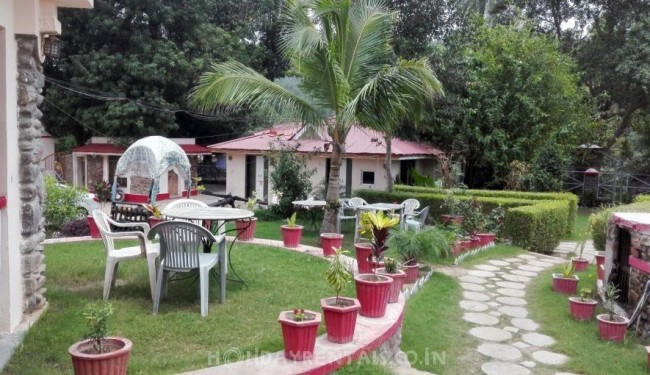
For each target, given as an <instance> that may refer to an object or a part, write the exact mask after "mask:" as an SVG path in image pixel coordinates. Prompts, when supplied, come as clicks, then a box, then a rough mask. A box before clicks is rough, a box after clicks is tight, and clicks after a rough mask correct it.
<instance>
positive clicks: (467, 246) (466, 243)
mask: <svg viewBox="0 0 650 375" xmlns="http://www.w3.org/2000/svg"><path fill="white" fill-rule="evenodd" d="M460 248H461V249H462V251H463V252H465V251H468V250H471V249H472V240H469V239H466V240H461V241H460Z"/></svg>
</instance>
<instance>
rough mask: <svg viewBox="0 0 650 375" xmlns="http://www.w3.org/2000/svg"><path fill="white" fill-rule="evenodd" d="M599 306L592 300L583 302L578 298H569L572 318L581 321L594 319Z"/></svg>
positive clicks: (588, 299)
mask: <svg viewBox="0 0 650 375" xmlns="http://www.w3.org/2000/svg"><path fill="white" fill-rule="evenodd" d="M597 305H598V302H597V301H596V300H593V299H591V298H586V299H585V300H584V301H583V300H581V299H580V298H578V297H569V311H570V313H571V317H573V318H574V319H577V320H580V321H585V320H591V318H593V317H594V312H596V306H597Z"/></svg>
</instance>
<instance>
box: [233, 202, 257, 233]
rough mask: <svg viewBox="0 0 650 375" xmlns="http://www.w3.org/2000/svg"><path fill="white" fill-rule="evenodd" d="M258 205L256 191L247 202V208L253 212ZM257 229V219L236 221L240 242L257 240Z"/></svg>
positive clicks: (250, 218)
mask: <svg viewBox="0 0 650 375" xmlns="http://www.w3.org/2000/svg"><path fill="white" fill-rule="evenodd" d="M256 204H257V198H256V194H255V191H253V194H252V195H251V196H250V197H249V198H248V200H247V201H246V208H247V209H248V210H249V211H252V210H253V209H254V208H255V205H256ZM256 227H257V218H255V217H249V218H246V219H237V220H235V228H237V233H239V237H237V239H238V240H241V241H250V240H252V239H254V238H255V228H256Z"/></svg>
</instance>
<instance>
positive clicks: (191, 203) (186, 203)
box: [165, 198, 208, 225]
mask: <svg viewBox="0 0 650 375" xmlns="http://www.w3.org/2000/svg"><path fill="white" fill-rule="evenodd" d="M173 207H179V208H181V207H208V204H207V203H205V202H201V201H199V200H196V199H186V198H183V199H177V200H175V201H173V202H170V203H169V204H168V205H166V206H165V210H166V209H168V208H173ZM165 219H167V220H175V221H185V222H188V223H194V224H196V225H201V224H202V222H201V220H181V219H170V218H165Z"/></svg>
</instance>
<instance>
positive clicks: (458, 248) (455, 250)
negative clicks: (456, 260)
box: [451, 241, 463, 256]
mask: <svg viewBox="0 0 650 375" xmlns="http://www.w3.org/2000/svg"><path fill="white" fill-rule="evenodd" d="M462 252H463V246H462V245H461V243H460V241H454V243H453V244H452V245H451V253H452V254H453V255H454V256H456V255H458V254H460V253H462Z"/></svg>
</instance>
